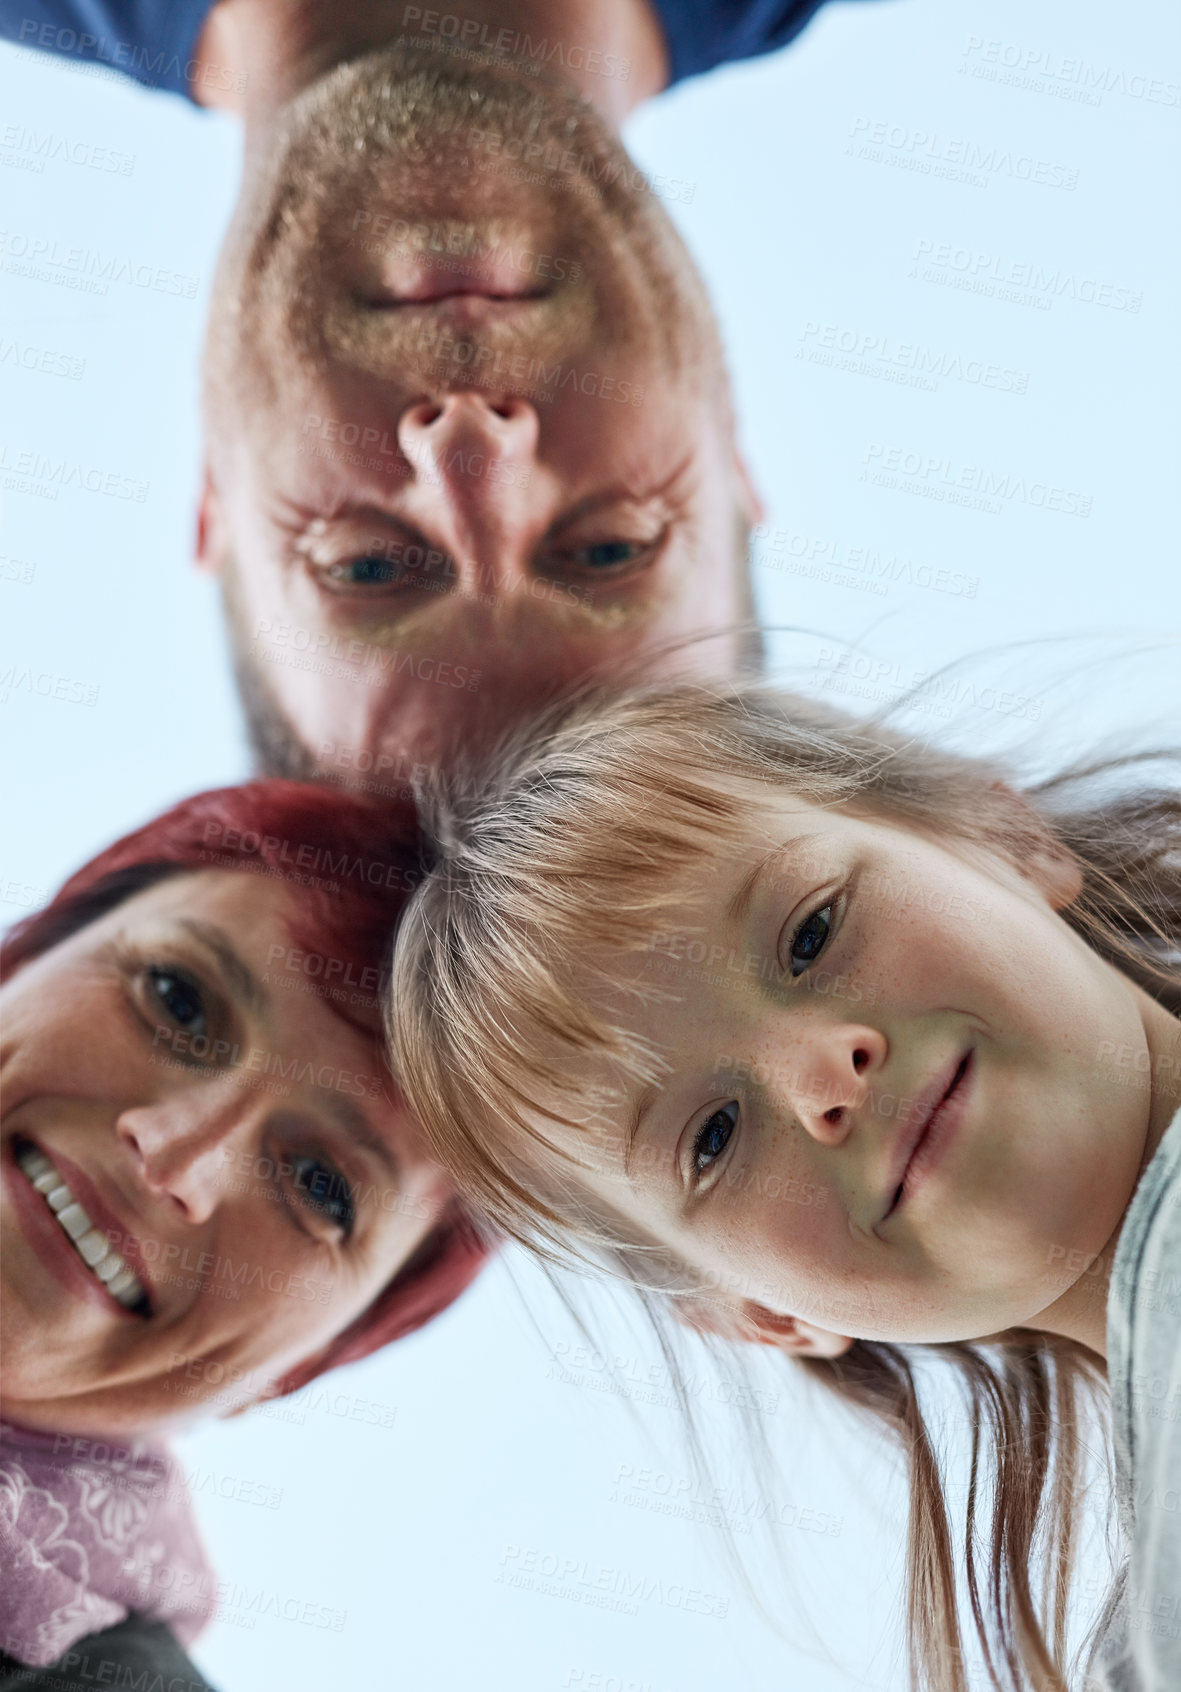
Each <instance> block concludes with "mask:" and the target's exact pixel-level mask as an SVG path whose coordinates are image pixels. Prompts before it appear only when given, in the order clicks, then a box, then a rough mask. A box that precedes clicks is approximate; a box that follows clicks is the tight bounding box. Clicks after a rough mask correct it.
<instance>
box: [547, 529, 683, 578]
mask: <svg viewBox="0 0 1181 1692" xmlns="http://www.w3.org/2000/svg"><path fill="white" fill-rule="evenodd" d="M658 545H659V537H657V538H656V539H654V540H601V541H589V542H588V543H587V544H586V545H585V546H570V547H563V548H562V549H561V551H560V552H559V553H558V563H559V564H563V565H565V566H566V568H567V569H574V570H585V571H587V572H588V573H589V574H591V575H594V574H596V573H602V574H604V575H606V574H608V573H609V572H611V571H618V572H622V571H623V570H625V569H626V568H627V566H628V565H629V564H636V563H639V562H640V561H642V560H643V559H645V558H648V557H650V556H651V555H652V554H653V553H654V552H655V551H656V550H657V547H658Z"/></svg>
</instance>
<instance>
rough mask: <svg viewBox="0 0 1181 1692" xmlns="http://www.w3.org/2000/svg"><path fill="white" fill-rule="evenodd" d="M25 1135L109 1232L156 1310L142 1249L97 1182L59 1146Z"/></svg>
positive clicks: (102, 1231) (95, 1224)
mask: <svg viewBox="0 0 1181 1692" xmlns="http://www.w3.org/2000/svg"><path fill="white" fill-rule="evenodd" d="M23 1138H25V1139H26V1140H27V1141H28V1143H29V1144H30V1145H32V1146H36V1148H37V1150H38V1151H39V1152H40V1153H41V1154H42V1156H43V1157H47V1158H48V1159H49V1161H50V1163H52V1164H53V1166H54V1168H55V1169H56V1170H57V1172H58V1174H59V1175H60V1176H61V1178H62V1180H63V1181H64V1182H65V1184H66V1186H67V1187H68V1188H69V1189H70V1191H71V1193H72V1194H73V1195H74V1197H75V1198H76V1199H77V1201H78V1203H79V1204H80V1205H81V1206H82V1208H83V1210H84V1211H85V1212H86V1214H87V1216H89V1218H90V1221H91V1225H92V1227H95V1228H97V1229H98V1231H99V1233H100V1234H105V1235H106V1237H107V1239H108V1240H109V1241H110V1243H111V1244H112V1245H113V1246H114V1248H115V1250H116V1251H117V1252H118V1253H119V1256H120V1257H121V1258H122V1259H123V1261H124V1262H125V1263H126V1265H127V1267H128V1268H129V1269H131V1270H132V1271H133V1272H134V1274H135V1275H136V1276H137V1277H138V1279H139V1280H140V1281H142V1283H143V1285H144V1287H145V1288H146V1290H147V1294H148V1298H149V1300H150V1301H151V1304H152V1307H153V1309H155V1308H156V1303H157V1300H156V1289H155V1288H154V1287H153V1285H152V1278H151V1275H150V1274H149V1273H148V1269H147V1266H146V1264H145V1262H144V1254H143V1250H142V1248H141V1246H140V1243H139V1241H138V1239H137V1238H136V1237H135V1235H134V1234H133V1233H132V1232H131V1230H130V1228H128V1226H127V1225H126V1223H125V1222H124V1221H123V1220H122V1219H121V1218H120V1217H119V1216H118V1215H117V1214H116V1212H115V1211H114V1210H113V1209H112V1208H111V1206H110V1205H109V1204H108V1203H107V1202H106V1201H105V1200H104V1199H103V1198H102V1197H101V1196H100V1194H99V1191H98V1189H97V1187H96V1186H95V1185H94V1182H93V1181H92V1180H91V1179H90V1177H89V1176H88V1175H86V1174H84V1173H83V1171H82V1170H81V1169H79V1167H78V1165H77V1164H76V1163H75V1162H74V1161H73V1160H72V1159H71V1158H68V1157H64V1156H63V1155H62V1153H61V1152H59V1151H57V1150H56V1149H55V1150H53V1151H50V1150H49V1148H48V1147H47V1146H43V1145H41V1144H40V1143H39V1142H38V1141H37V1140H34V1139H31V1138H30V1137H29V1136H28V1135H25V1136H23Z"/></svg>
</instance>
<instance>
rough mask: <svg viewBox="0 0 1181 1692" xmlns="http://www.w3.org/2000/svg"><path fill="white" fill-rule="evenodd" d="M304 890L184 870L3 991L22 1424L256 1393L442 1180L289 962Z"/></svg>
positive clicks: (300, 1355) (78, 1421)
mask: <svg viewBox="0 0 1181 1692" xmlns="http://www.w3.org/2000/svg"><path fill="white" fill-rule="evenodd" d="M297 901H298V895H297V894H294V893H293V892H292V891H290V890H288V889H287V888H286V887H284V886H283V885H282V884H281V883H279V882H275V881H270V880H266V879H264V878H261V877H258V876H253V875H242V874H234V873H226V872H221V871H215V870H210V871H200V872H198V873H196V874H183V875H177V876H174V877H171V878H169V879H168V880H166V881H163V882H161V883H160V884H159V885H157V886H155V887H153V888H150V889H149V890H148V891H146V892H143V893H140V894H137V895H136V896H134V897H133V898H130V899H128V900H126V901H125V902H124V903H123V904H121V905H119V906H118V907H117V908H116V909H114V910H113V911H111V912H109V913H108V914H107V915H106V916H104V917H102V918H101V919H100V920H99V921H97V922H94V923H92V924H91V925H90V926H88V927H86V928H84V929H82V930H80V932H79V933H77V934H76V935H74V936H73V937H72V938H70V939H68V940H66V941H64V942H62V944H60V945H58V946H56V947H54V948H53V949H52V950H50V951H48V952H46V953H44V954H43V955H42V956H41V957H39V958H35V959H33V960H32V961H31V962H29V963H28V964H26V965H25V966H24V967H23V968H22V969H21V970H20V971H18V973H17V974H16V975H15V976H13V978H12V979H11V981H10V982H9V983H8V984H7V985H6V986H5V987H4V988H3V989H2V990H0V1000H2V1006H3V1018H4V1037H3V1045H2V1047H0V1082H2V1085H3V1093H4V1103H3V1111H2V1113H0V1172H2V1192H3V1197H2V1207H3V1208H2V1217H0V1223H2V1227H3V1237H4V1253H3V1258H2V1261H0V1318H2V1323H3V1330H2V1331H3V1352H2V1360H3V1378H4V1401H3V1402H4V1412H5V1414H6V1415H7V1416H9V1417H10V1418H11V1419H12V1420H14V1421H17V1422H22V1423H24V1424H26V1425H28V1426H38V1427H44V1428H50V1429H55V1430H57V1429H60V1430H62V1431H64V1432H78V1433H90V1432H103V1433H111V1432H119V1431H132V1430H135V1429H139V1428H145V1427H148V1426H153V1425H158V1424H160V1423H164V1422H170V1421H173V1420H178V1419H183V1418H187V1417H191V1416H192V1414H193V1413H194V1411H195V1410H197V1409H199V1408H200V1406H201V1405H202V1404H203V1403H205V1402H208V1401H213V1402H215V1403H216V1405H217V1406H218V1408H219V1409H229V1408H233V1407H235V1406H237V1405H239V1404H244V1403H249V1402H250V1401H251V1400H252V1399H254V1398H257V1397H258V1396H260V1394H261V1393H262V1392H264V1391H265V1390H266V1387H267V1385H268V1383H270V1382H272V1381H274V1380H275V1379H277V1378H279V1377H281V1376H282V1375H283V1374H284V1373H285V1372H286V1371H287V1370H288V1369H290V1368H291V1367H292V1366H293V1365H294V1364H295V1363H297V1362H299V1361H301V1360H302V1359H305V1358H308V1357H310V1356H312V1355H313V1354H314V1353H315V1352H316V1351H318V1350H319V1349H320V1348H321V1347H322V1346H323V1345H324V1344H325V1343H326V1342H327V1341H328V1340H329V1339H330V1338H332V1337H333V1336H334V1335H335V1334H337V1333H339V1332H340V1331H341V1329H343V1328H345V1327H346V1326H347V1325H348V1324H349V1323H350V1322H351V1321H352V1320H353V1318H354V1317H356V1316H357V1315H358V1314H359V1313H360V1312H361V1311H362V1310H364V1309H365V1307H366V1306H367V1305H368V1304H369V1303H370V1301H371V1300H372V1299H373V1298H374V1296H375V1295H376V1294H377V1293H378V1292H380V1290H381V1289H382V1288H383V1287H384V1286H385V1285H386V1283H387V1282H388V1281H389V1280H390V1279H391V1278H392V1276H393V1275H395V1274H396V1273H397V1271H398V1270H399V1268H401V1266H402V1265H403V1264H404V1263H405V1262H406V1261H407V1259H408V1258H409V1257H410V1256H411V1254H412V1253H413V1252H414V1250H415V1249H416V1247H417V1246H418V1245H419V1244H420V1243H421V1241H422V1240H423V1239H424V1237H425V1236H426V1234H427V1233H428V1232H429V1231H430V1229H431V1227H432V1225H433V1224H434V1222H435V1221H436V1220H437V1218H438V1216H439V1214H440V1212H441V1210H442V1208H443V1206H444V1205H445V1204H446V1202H447V1200H448V1198H449V1197H450V1188H449V1187H448V1185H447V1183H446V1180H445V1178H444V1177H443V1176H442V1174H441V1173H440V1171H439V1170H438V1168H437V1166H436V1165H435V1164H434V1163H433V1162H432V1161H431V1160H430V1158H429V1156H428V1154H427V1153H426V1150H425V1148H424V1146H423V1144H422V1142H421V1141H420V1139H419V1136H418V1132H417V1129H416V1127H415V1124H414V1122H413V1119H412V1118H411V1117H410V1116H409V1115H408V1113H407V1112H406V1110H405V1109H404V1107H403V1106H402V1105H400V1104H398V1103H395V1102H394V1100H393V1089H392V1086H391V1084H390V1081H389V1077H388V1074H387V1073H385V1071H384V1069H383V1065H382V1062H381V1058H380V1055H379V1051H378V1047H377V1045H376V1044H375V1043H374V1042H373V1041H371V1040H369V1039H367V1038H366V1037H365V1035H364V1034H362V1033H361V1032H360V1031H359V1030H357V1029H355V1028H353V1027H352V1026H350V1025H349V1024H348V1023H346V1022H345V1021H343V1020H342V1019H341V1018H340V1017H339V1016H338V1015H337V1014H336V1013H335V1012H334V1011H333V1010H332V1009H330V1008H329V1003H330V1002H329V1001H328V1000H326V999H324V998H322V997H320V996H318V995H317V994H316V992H315V991H314V990H309V988H312V989H314V985H315V984H314V982H313V981H311V980H309V978H308V976H307V975H306V974H304V973H301V972H300V971H299V970H298V967H297V969H296V971H295V972H294V973H293V972H292V971H291V970H290V969H289V968H288V967H287V966H288V965H290V963H291V962H292V961H293V959H292V947H293V941H292V937H291V932H290V927H289V925H290V923H291V921H292V920H293V919H294V918H296V917H297V916H298V902H297ZM296 961H297V962H298V960H296Z"/></svg>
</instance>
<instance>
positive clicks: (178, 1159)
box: [115, 1080, 250, 1222]
mask: <svg viewBox="0 0 1181 1692" xmlns="http://www.w3.org/2000/svg"><path fill="white" fill-rule="evenodd" d="M249 1118H250V1111H249V1109H248V1108H247V1106H246V1104H245V1102H244V1100H243V1097H242V1089H241V1088H240V1087H236V1086H234V1085H233V1083H231V1082H227V1083H225V1084H223V1085H219V1084H218V1082H217V1081H215V1080H202V1081H199V1082H197V1083H195V1084H194V1085H193V1086H191V1087H188V1088H184V1089H178V1090H177V1091H176V1092H171V1093H169V1094H168V1095H167V1096H165V1097H162V1098H159V1099H156V1100H153V1101H151V1102H149V1103H146V1104H142V1105H134V1106H131V1107H129V1108H128V1109H127V1110H124V1111H123V1112H121V1114H120V1116H119V1118H118V1121H117V1122H116V1124H115V1132H116V1134H117V1135H118V1137H119V1139H120V1140H121V1141H122V1142H123V1144H124V1145H125V1146H126V1147H127V1150H128V1152H129V1153H130V1156H131V1159H132V1162H133V1164H134V1166H135V1169H136V1173H137V1174H138V1175H139V1177H140V1179H141V1180H142V1181H143V1184H144V1185H145V1186H146V1187H147V1188H148V1190H149V1191H150V1192H152V1193H154V1194H155V1195H156V1196H157V1197H160V1198H167V1199H171V1200H172V1201H173V1204H174V1205H175V1206H176V1208H177V1209H178V1210H179V1211H180V1212H181V1213H182V1214H183V1216H184V1217H185V1219H186V1221H189V1222H204V1221H207V1220H208V1218H209V1217H210V1216H211V1215H212V1214H213V1212H214V1210H215V1209H216V1207H217V1204H218V1200H219V1199H220V1197H221V1194H222V1192H223V1191H224V1188H225V1183H226V1178H227V1175H228V1172H229V1169H230V1165H231V1163H232V1161H233V1156H234V1149H235V1145H236V1144H237V1142H238V1141H239V1140H241V1141H242V1143H243V1145H245V1142H246V1138H247V1136H248V1134H249V1131H250V1122H249Z"/></svg>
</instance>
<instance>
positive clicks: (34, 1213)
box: [4, 1141, 144, 1322]
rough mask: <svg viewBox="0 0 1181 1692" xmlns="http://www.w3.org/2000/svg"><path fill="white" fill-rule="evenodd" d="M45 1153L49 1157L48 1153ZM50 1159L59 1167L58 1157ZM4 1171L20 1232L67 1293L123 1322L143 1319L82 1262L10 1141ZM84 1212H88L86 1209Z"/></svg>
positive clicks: (64, 1174) (80, 1199)
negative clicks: (18, 1159)
mask: <svg viewBox="0 0 1181 1692" xmlns="http://www.w3.org/2000/svg"><path fill="white" fill-rule="evenodd" d="M30 1143H32V1142H30ZM37 1149H38V1151H40V1150H41V1147H40V1146H38V1148H37ZM44 1155H45V1156H46V1157H48V1156H49V1153H48V1152H46V1153H45V1154H44ZM51 1161H52V1162H53V1163H54V1165H55V1167H58V1159H57V1158H53V1159H51ZM4 1173H5V1176H6V1177H7V1182H8V1186H9V1188H10V1190H11V1192H12V1200H13V1205H14V1207H15V1209H16V1213H17V1218H18V1220H19V1222H20V1225H21V1231H22V1233H23V1234H24V1236H25V1238H26V1239H27V1240H28V1242H29V1245H30V1247H31V1248H32V1250H33V1252H34V1254H35V1255H36V1256H37V1258H38V1259H39V1260H40V1262H41V1263H42V1265H43V1266H44V1267H45V1268H46V1269H47V1270H48V1271H49V1273H50V1274H51V1275H52V1276H53V1277H54V1279H55V1280H56V1281H58V1282H60V1283H61V1285H62V1286H64V1287H65V1289H66V1291H67V1292H71V1293H73V1294H74V1296H75V1298H82V1299H85V1300H86V1301H87V1302H88V1303H90V1304H97V1305H98V1306H100V1307H101V1308H102V1309H103V1310H105V1311H107V1312H108V1313H110V1312H112V1311H113V1312H114V1313H115V1314H116V1315H118V1316H121V1317H122V1318H123V1319H124V1320H125V1321H128V1322H142V1321H143V1319H144V1318H143V1317H142V1316H137V1315H136V1313H135V1312H134V1311H133V1310H128V1309H127V1307H126V1306H125V1305H122V1304H120V1303H119V1300H118V1299H117V1298H116V1297H115V1296H114V1294H113V1293H109V1292H108V1291H107V1290H106V1288H105V1287H104V1286H103V1284H102V1282H101V1281H100V1280H99V1279H98V1278H97V1276H95V1275H93V1274H92V1273H91V1272H90V1270H89V1269H88V1268H87V1267H86V1265H85V1264H84V1263H83V1261H82V1259H81V1258H80V1257H79V1256H78V1253H77V1252H76V1251H75V1250H74V1247H73V1245H72V1244H71V1242H70V1241H69V1240H68V1239H67V1238H66V1235H65V1234H64V1232H63V1231H62V1229H61V1227H60V1225H59V1224H58V1221H57V1219H56V1217H55V1216H54V1214H53V1212H52V1211H51V1210H50V1208H49V1206H48V1205H47V1204H46V1202H45V1200H44V1199H43V1198H42V1196H41V1194H40V1193H39V1192H38V1191H37V1189H36V1188H35V1187H34V1186H33V1184H32V1182H31V1181H30V1180H29V1179H28V1178H27V1176H26V1175H25V1174H24V1173H23V1172H22V1170H21V1169H20V1167H19V1165H18V1164H17V1161H16V1157H15V1155H14V1146H13V1144H12V1142H11V1141H10V1142H9V1144H8V1145H7V1146H6V1147H5V1148H4ZM58 1173H59V1174H60V1175H61V1177H62V1179H63V1180H64V1181H65V1183H66V1185H67V1186H68V1187H69V1188H70V1191H71V1192H74V1187H73V1183H72V1182H71V1180H70V1178H69V1177H68V1176H67V1175H66V1173H65V1171H64V1170H63V1169H61V1168H60V1167H59V1168H58ZM75 1197H76V1198H77V1199H78V1203H79V1204H81V1205H82V1208H83V1209H84V1210H85V1209H86V1205H85V1203H84V1202H83V1200H82V1198H81V1197H80V1196H79V1195H78V1194H76V1193H75ZM87 1214H88V1215H89V1211H87ZM137 1273H138V1271H137Z"/></svg>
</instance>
